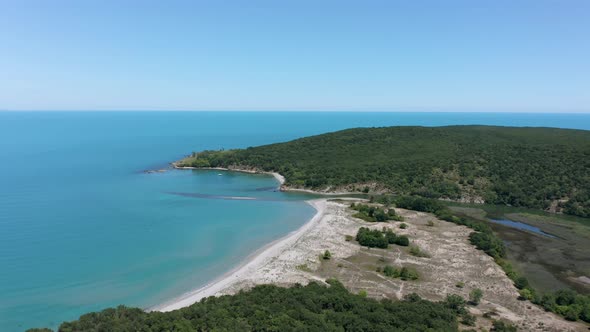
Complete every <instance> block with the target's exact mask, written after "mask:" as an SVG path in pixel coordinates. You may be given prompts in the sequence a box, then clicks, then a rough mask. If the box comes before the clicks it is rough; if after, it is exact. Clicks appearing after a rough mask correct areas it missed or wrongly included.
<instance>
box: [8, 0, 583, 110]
mask: <svg viewBox="0 0 590 332" xmlns="http://www.w3.org/2000/svg"><path fill="white" fill-rule="evenodd" d="M0 109H5V110H7V109H8V110H19V109H25V110H30V109H54V110H75V109H81V110H97V109H100V110H102V109H104V110H116V109H123V110H125V109H133V110H144V109H145V110H148V109H149V110H152V109H177V110H190V109H194V110H216V109H252V110H275V109H276V110H287V109H288V110H298V109H301V110H338V109H340V110H349V109H359V110H362V109H367V110H432V111H436V110H447V111H452V110H463V111H464V110H474V111H478V110H485V111H555V112H563V111H590V1H587V0H580V1H569V0H563V1H561V0H554V1H543V0H531V1H524V0H522V1H515V0H507V1H502V0H493V1H492V0H490V1H483V0H482V1H473V0H469V1H452V0H449V1H438V0H432V1H420V0H417V1H409V0H408V1H360V0H359V1H344V0H340V1H320V0H312V1H302V0H297V1H256V0H243V1H213V0H212V1H164V0H162V1H146V0H142V1H124V0H117V1H108V0H100V1H79V0H76V1H59V0H52V1H45V0H43V1H27V0H0Z"/></svg>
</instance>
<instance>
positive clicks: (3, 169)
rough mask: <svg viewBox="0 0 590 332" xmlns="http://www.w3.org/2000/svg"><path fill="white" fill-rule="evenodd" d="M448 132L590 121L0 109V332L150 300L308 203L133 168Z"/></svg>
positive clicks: (303, 213) (252, 179)
mask: <svg viewBox="0 0 590 332" xmlns="http://www.w3.org/2000/svg"><path fill="white" fill-rule="evenodd" d="M448 124H498V125H526V126H552V127H568V128H578V129H590V116H589V115H574V114H565V115H551V114H501V115H497V114H490V113H483V114H473V113H469V114H466V113H312V112H305V113H272V112H270V113H269V112H259V113H256V112H246V113H235V112H223V113H214V112H200V113H185V112H174V113H162V112H122V113H114V112H107V113H100V112H24V113H16V112H0V331H22V330H24V329H26V328H30V327H34V326H50V327H57V326H58V325H59V323H60V322H62V321H64V320H72V319H76V318H77V317H78V316H79V315H80V314H82V313H85V312H88V311H92V310H100V309H102V308H105V307H108V306H113V305H117V304H126V305H130V306H140V307H149V306H152V305H155V304H158V303H161V302H163V301H165V300H168V299H170V298H173V297H176V296H178V295H180V294H182V293H185V292H187V291H189V290H191V289H194V288H198V287H199V286H202V285H203V284H205V283H207V282H208V281H210V280H212V279H214V278H216V277H218V276H220V275H222V274H223V273H224V272H226V271H227V270H229V269H231V268H232V267H233V266H235V265H236V264H238V262H239V261H240V260H242V259H244V258H245V257H246V256H248V255H249V254H251V253H252V252H253V251H255V250H256V249H258V248H260V247H261V246H263V245H264V244H266V243H268V242H270V241H272V240H274V239H277V238H279V237H281V236H284V235H286V234H288V233H289V232H291V231H293V230H295V229H297V228H298V227H300V226H301V225H302V224H303V223H304V222H305V221H306V220H308V219H309V218H310V217H311V216H312V215H313V214H314V210H313V209H312V208H311V207H310V206H308V205H307V204H305V203H304V200H305V199H307V198H309V196H306V195H296V194H286V193H281V192H276V191H273V190H269V189H268V188H272V187H275V186H276V185H277V183H276V181H275V180H274V179H273V178H272V177H269V176H262V175H247V174H240V173H223V175H221V176H220V175H218V174H219V172H216V171H168V172H165V173H154V174H145V173H143V172H142V171H143V170H146V169H156V168H162V167H166V165H167V163H168V162H170V161H173V160H176V159H179V158H180V157H182V156H183V155H185V154H188V153H190V152H191V151H199V150H203V149H219V148H236V147H247V146H255V145H260V144H268V143H273V142H279V141H285V140H290V139H294V138H297V137H302V136H308V135H314V134H319V133H323V132H328V131H333V130H338V129H344V128H350V127H361V126H362V127H367V126H388V125H429V126H432V125H448ZM187 194H188V195H187ZM211 196H213V197H211ZM218 196H246V197H254V198H256V199H255V200H224V199H217V198H218Z"/></svg>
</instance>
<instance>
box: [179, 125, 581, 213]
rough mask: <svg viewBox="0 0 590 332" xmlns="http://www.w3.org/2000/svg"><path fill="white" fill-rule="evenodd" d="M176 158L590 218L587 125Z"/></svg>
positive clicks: (393, 133)
mask: <svg viewBox="0 0 590 332" xmlns="http://www.w3.org/2000/svg"><path fill="white" fill-rule="evenodd" d="M180 165H184V166H196V167H230V166H234V167H235V166H242V167H253V168H257V169H260V170H264V171H276V172H279V173H281V174H282V175H284V176H285V178H286V184H287V185H288V186H291V187H299V188H310V189H323V190H325V189H332V190H336V189H340V190H342V189H347V190H353V191H365V192H366V191H388V192H393V193H398V194H414V195H420V196H424V197H431V198H450V199H454V200H458V199H462V200H467V201H481V200H484V201H485V202H486V203H493V204H509V205H513V206H525V207H532V208H539V209H552V210H560V209H562V210H563V212H565V213H568V214H573V215H579V216H584V217H590V192H589V191H590V131H583V130H568V129H553V128H515V127H493V126H449V127H385V128H356V129H348V130H342V131H338V132H334V133H328V134H323V135H318V136H312V137H306V138H301V139H297V140H294V141H290V142H286V143H278V144H271V145H265V146H260V147H254V148H247V149H240V150H227V151H204V152H200V153H193V155H192V156H191V157H190V158H186V159H184V160H183V161H181V162H180Z"/></svg>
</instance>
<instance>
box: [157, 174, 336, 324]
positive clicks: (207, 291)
mask: <svg viewBox="0 0 590 332" xmlns="http://www.w3.org/2000/svg"><path fill="white" fill-rule="evenodd" d="M275 174H276V173H275ZM273 175H274V174H273ZM275 177H276V176H275ZM279 181H280V180H279ZM307 203H308V204H310V205H311V206H313V207H314V208H315V209H316V210H317V212H316V214H315V215H314V216H313V218H311V219H310V220H309V221H308V222H307V223H305V224H304V225H303V226H301V227H300V228H299V229H298V230H296V231H293V232H291V233H290V234H288V235H286V236H285V237H283V238H280V239H278V240H275V241H273V242H271V243H269V244H268V245H266V246H264V247H262V248H261V249H259V250H257V251H256V252H255V253H253V254H252V255H250V256H249V257H248V258H246V259H245V260H244V262H242V263H241V264H240V265H239V266H238V267H236V268H235V269H233V270H232V271H230V272H228V273H226V274H225V275H223V276H222V277H221V278H219V279H218V280H215V281H213V282H212V283H210V284H208V285H206V286H204V287H201V288H199V289H197V290H194V291H191V292H189V293H186V294H184V295H182V296H180V297H178V298H176V299H174V300H172V301H169V302H167V303H164V304H161V305H158V306H154V307H152V308H149V309H148V311H162V312H165V311H172V310H176V309H180V308H183V307H187V306H189V305H191V304H193V303H195V302H198V301H200V300H201V299H203V298H205V297H209V296H214V295H216V294H218V293H219V292H221V291H223V290H224V289H226V288H228V287H230V286H231V285H233V284H235V283H237V282H240V281H242V280H244V279H247V278H248V277H250V276H251V275H253V274H254V273H256V272H257V271H258V270H259V269H260V268H261V267H262V266H264V265H265V264H266V263H268V262H269V261H270V260H272V259H273V258H276V257H278V256H279V255H280V254H281V253H282V252H283V251H284V250H286V249H289V247H291V246H292V245H293V244H295V243H296V242H297V241H298V240H299V238H301V236H303V235H304V234H305V233H306V232H308V231H309V230H311V229H313V227H314V226H315V225H316V224H317V223H318V221H319V220H321V218H322V216H323V215H324V211H325V208H326V200H325V199H319V200H311V201H307Z"/></svg>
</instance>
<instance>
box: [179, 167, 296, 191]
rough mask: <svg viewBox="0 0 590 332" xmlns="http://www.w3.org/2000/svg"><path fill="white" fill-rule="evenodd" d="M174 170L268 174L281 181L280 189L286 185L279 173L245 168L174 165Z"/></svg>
mask: <svg viewBox="0 0 590 332" xmlns="http://www.w3.org/2000/svg"><path fill="white" fill-rule="evenodd" d="M171 165H172V168H174V169H184V170H200V169H201V170H218V171H226V172H240V173H248V174H267V175H272V176H273V177H274V178H275V179H277V181H279V184H280V187H281V189H282V187H283V184H284V183H285V177H284V176H282V175H281V174H279V173H277V172H265V171H258V170H250V169H244V168H226V167H191V166H178V165H176V163H172V164H171Z"/></svg>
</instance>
